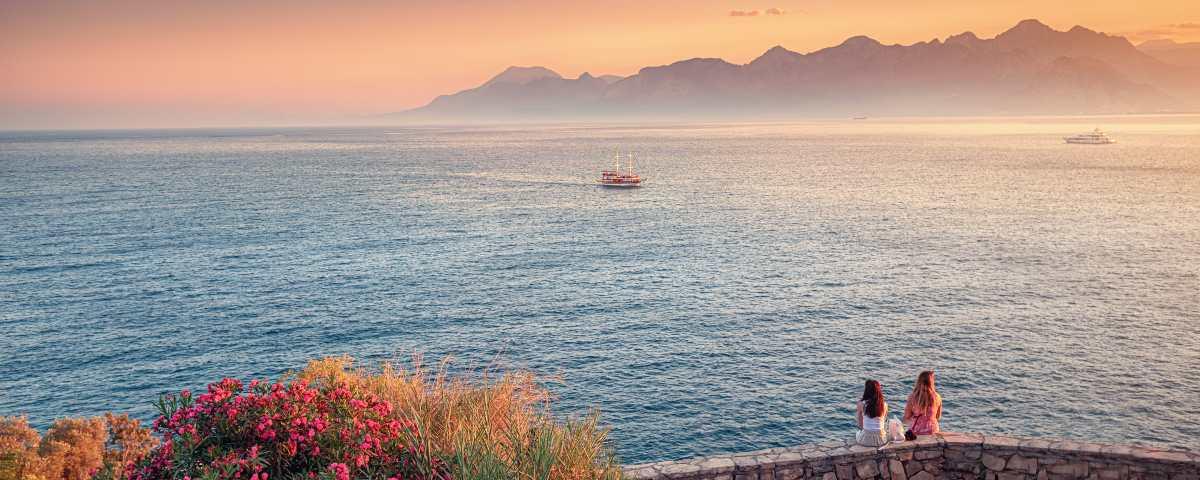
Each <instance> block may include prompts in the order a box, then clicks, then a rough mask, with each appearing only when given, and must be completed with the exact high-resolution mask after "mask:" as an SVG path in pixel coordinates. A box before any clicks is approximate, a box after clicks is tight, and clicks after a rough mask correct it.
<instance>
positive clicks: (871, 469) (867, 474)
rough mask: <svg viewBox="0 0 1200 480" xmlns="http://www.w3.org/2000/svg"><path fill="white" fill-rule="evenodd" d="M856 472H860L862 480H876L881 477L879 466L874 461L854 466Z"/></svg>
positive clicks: (859, 476) (859, 475)
mask: <svg viewBox="0 0 1200 480" xmlns="http://www.w3.org/2000/svg"><path fill="white" fill-rule="evenodd" d="M854 470H855V471H857V472H858V478H861V479H867V478H875V476H876V475H879V465H876V464H875V461H874V460H867V461H864V462H858V464H856V465H855V466H854Z"/></svg>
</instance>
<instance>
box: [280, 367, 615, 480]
mask: <svg viewBox="0 0 1200 480" xmlns="http://www.w3.org/2000/svg"><path fill="white" fill-rule="evenodd" d="M298 378H301V379H305V380H308V381H310V382H313V383H314V384H345V385H349V386H351V388H352V389H356V390H365V391H369V392H371V393H373V394H375V395H378V396H379V398H381V399H384V400H386V401H388V402H390V403H391V404H392V405H393V406H394V407H395V408H396V409H397V410H398V411H401V412H404V413H405V415H406V416H407V417H408V418H411V419H413V421H414V422H415V424H416V426H417V428H418V429H420V431H422V432H423V433H424V434H425V435H423V437H422V439H423V440H424V441H425V442H427V444H428V449H429V450H430V451H432V452H436V453H437V454H438V455H439V456H441V457H442V458H445V459H446V460H447V464H448V467H449V468H450V471H451V474H452V476H454V477H455V478H480V479H492V478H497V479H498V478H523V479H571V480H576V479H578V480H585V479H619V478H620V477H621V469H620V465H619V464H618V463H617V461H616V457H615V455H614V454H613V451H612V449H611V448H610V447H609V446H608V444H607V435H608V430H607V429H604V428H601V427H600V426H599V425H598V415H597V414H596V413H592V414H590V415H588V416H587V417H584V418H582V419H565V420H558V419H556V418H555V417H554V416H553V415H552V414H551V411H550V406H551V395H550V392H549V390H548V389H546V388H545V387H544V386H542V384H541V383H539V379H538V378H537V377H536V376H535V375H533V374H531V373H529V372H509V373H503V374H493V373H492V372H483V374H482V375H481V376H480V378H475V379H470V378H467V377H465V376H458V377H455V378H452V377H450V376H449V375H448V374H447V372H446V364H445V362H443V363H442V365H440V366H439V367H438V368H436V369H434V370H427V369H426V368H424V367H423V365H422V364H421V361H420V357H417V358H415V359H414V362H413V366H412V368H411V369H404V368H403V367H401V366H397V365H394V364H389V363H384V364H382V365H381V366H380V367H379V368H378V369H376V370H374V371H372V370H366V369H361V368H359V369H356V368H354V364H353V361H352V360H351V359H350V358H349V357H335V358H325V359H321V360H316V361H311V362H309V364H308V366H307V367H305V368H304V369H303V370H302V371H300V372H299V373H298Z"/></svg>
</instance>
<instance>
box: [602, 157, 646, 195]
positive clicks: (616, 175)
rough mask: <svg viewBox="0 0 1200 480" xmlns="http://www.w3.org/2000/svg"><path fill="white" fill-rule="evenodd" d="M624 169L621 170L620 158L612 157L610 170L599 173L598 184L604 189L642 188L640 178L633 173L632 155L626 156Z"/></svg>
mask: <svg viewBox="0 0 1200 480" xmlns="http://www.w3.org/2000/svg"><path fill="white" fill-rule="evenodd" d="M626 159H627V161H626V163H625V169H624V170H622V169H621V156H620V155H617V156H616V157H613V168H612V170H603V171H601V172H600V180H599V183H600V185H601V186H604V187H614V188H635V187H640V186H642V177H639V176H638V174H636V173H633V155H632V154H630V155H628V156H626Z"/></svg>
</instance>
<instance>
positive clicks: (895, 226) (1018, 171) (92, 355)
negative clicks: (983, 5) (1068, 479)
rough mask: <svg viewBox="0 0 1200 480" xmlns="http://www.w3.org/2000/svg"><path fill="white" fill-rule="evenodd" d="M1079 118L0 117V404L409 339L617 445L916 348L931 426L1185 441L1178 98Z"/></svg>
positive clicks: (1190, 301)
mask: <svg viewBox="0 0 1200 480" xmlns="http://www.w3.org/2000/svg"><path fill="white" fill-rule="evenodd" d="M1101 121H1102V122H1104V123H1103V125H1104V126H1106V127H1108V128H1109V129H1110V130H1112V131H1113V134H1114V136H1115V137H1116V138H1117V139H1118V140H1119V141H1120V143H1118V144H1116V145H1111V146H1103V147H1095V146H1072V145H1065V144H1063V143H1062V142H1061V140H1060V138H1059V137H1060V136H1062V135H1066V134H1072V133H1078V132H1080V131H1083V130H1090V129H1091V128H1092V127H1093V126H1094V125H1095V124H1096V123H1095V122H1101ZM1095 122H1094V121H1093V120H1091V119H1074V120H1072V119H1066V120H1038V121H1034V120H1028V121H1022V120H1006V121H985V120H976V121H944V122H921V123H905V122H900V121H893V122H879V121H867V122H828V123H820V122H815V123H806V124H789V125H726V126H704V125H690V126H662V125H658V126H645V127H611V126H597V127H546V128H457V129H456V128H444V129H433V128H424V129H414V128H392V129H316V130H311V129H310V130H305V129H289V130H224V131H199V130H185V131H135V132H88V133H78V132H75V133H26V134H22V133H7V134H0V182H2V183H0V186H2V188H0V330H2V332H3V335H2V336H0V414H4V415H13V414H27V415H28V416H29V417H30V419H31V421H33V422H34V423H35V424H37V425H39V426H45V425H47V424H48V423H49V422H50V421H51V420H52V419H53V418H55V417H59V416H65V415H91V414H97V413H100V412H102V411H106V410H116V411H130V412H134V413H136V414H137V415H139V416H141V417H143V418H149V417H150V416H151V415H152V406H151V401H152V400H153V399H154V398H155V397H156V395H158V394H160V393H164V392H167V391H173V390H178V389H181V388H185V387H186V388H197V387H201V386H203V385H204V384H206V383H207V382H209V381H213V380H216V379H219V378H220V377H222V376H237V377H242V378H247V377H275V376H277V375H279V374H280V373H282V372H284V371H286V370H289V369H294V368H298V367H301V366H303V364H304V362H305V361H306V360H308V359H310V358H314V357H318V356H322V355H337V354H344V353H348V354H351V355H354V356H356V357H358V358H360V359H366V360H372V361H378V360H385V359H395V358H406V357H407V356H408V355H410V354H411V353H412V352H423V353H424V354H425V356H426V358H431V359H437V358H440V357H442V356H444V355H452V356H454V357H455V358H456V364H455V365H457V366H459V368H463V369H470V368H478V367H483V366H486V365H488V364H490V363H499V364H501V365H505V366H510V367H525V368H532V369H534V370H536V371H538V372H540V373H543V374H547V375H557V376H558V377H559V378H560V379H561V383H556V384H554V385H553V388H554V389H555V391H556V392H557V393H558V394H559V395H560V397H561V398H560V401H559V402H558V404H557V409H558V411H560V412H562V413H563V414H571V413H580V412H584V411H586V409H587V408H588V407H592V406H594V407H597V408H599V409H600V410H601V411H602V414H603V419H604V420H605V421H606V423H608V424H609V425H611V426H612V427H613V429H614V433H613V438H614V441H615V443H616V445H617V447H618V450H619V452H620V454H621V457H622V460H623V461H625V462H641V461H650V460H658V459H670V458H678V457H686V456H690V455H696V454H708V453H716V452H724V451H737V450H748V449H757V448H766V447H770V446H780V445H789V444H798V443H804V442H813V441H818V440H826V439H830V438H844V437H848V436H849V435H851V433H852V430H853V427H852V425H853V410H852V402H853V399H854V397H855V395H856V394H858V393H859V391H860V389H861V384H862V381H863V379H864V378H866V377H871V378H877V379H880V380H881V381H882V382H883V383H884V385H885V391H886V394H887V395H888V396H889V397H890V398H892V402H893V406H894V407H895V408H900V407H902V401H903V397H904V396H905V395H906V394H907V392H908V390H909V389H910V388H911V384H912V380H913V377H914V376H915V375H916V373H917V372H918V371H919V370H921V369H925V368H935V369H937V370H938V372H939V381H940V389H941V391H942V393H943V395H944V396H945V399H946V407H945V419H944V424H943V426H944V428H946V429H951V430H970V431H985V432H996V433H1011V434H1019V435H1034V436H1072V437H1082V438H1091V439H1096V440H1106V441H1136V442H1145V443H1151V444H1164V445H1183V446H1193V447H1194V446H1197V445H1198V444H1200V443H1198V441H1197V438H1198V437H1200V421H1198V420H1197V418H1200V417H1197V413H1196V407H1195V405H1196V399H1197V396H1198V394H1200V370H1198V369H1197V366H1200V118H1197V117H1172V118H1160V119H1154V118H1150V119H1146V118H1142V119H1136V118H1135V119H1102V120H1095ZM617 150H623V151H624V150H632V151H635V152H638V153H639V154H640V156H641V158H642V163H641V164H640V167H641V170H642V173H643V174H644V175H645V176H647V177H648V178H649V182H648V184H647V186H646V187H645V188H642V189H640V190H636V191H611V190H604V189H601V188H598V187H596V186H595V185H593V184H592V183H591V182H592V181H593V177H595V176H596V174H597V172H598V170H599V169H601V168H602V167H604V166H606V165H607V163H608V158H610V157H611V155H612V154H613V153H614V152H615V151H617Z"/></svg>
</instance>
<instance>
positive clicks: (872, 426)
mask: <svg viewBox="0 0 1200 480" xmlns="http://www.w3.org/2000/svg"><path fill="white" fill-rule="evenodd" d="M859 403H861V401H860V402H859ZM886 416H887V404H886V403H885V404H884V405H883V412H882V413H881V414H880V415H879V416H878V417H869V416H867V415H865V414H864V415H863V417H862V429H863V430H866V431H869V432H876V431H882V430H883V425H884V423H886V422H885V421H884V418H885V417H886Z"/></svg>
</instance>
